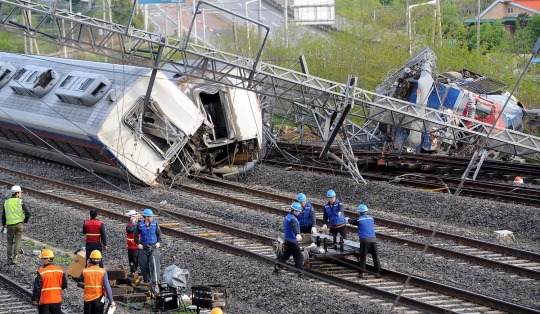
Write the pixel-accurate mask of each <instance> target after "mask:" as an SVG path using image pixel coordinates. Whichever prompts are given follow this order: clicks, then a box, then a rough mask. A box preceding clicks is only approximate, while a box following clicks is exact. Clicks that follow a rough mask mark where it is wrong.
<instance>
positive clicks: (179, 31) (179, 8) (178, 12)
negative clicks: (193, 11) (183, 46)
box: [176, 1, 182, 39]
mask: <svg viewBox="0 0 540 314" xmlns="http://www.w3.org/2000/svg"><path fill="white" fill-rule="evenodd" d="M176 21H177V22H178V23H177V24H176V34H177V35H178V38H179V39H180V38H182V6H181V5H180V1H178V2H176Z"/></svg>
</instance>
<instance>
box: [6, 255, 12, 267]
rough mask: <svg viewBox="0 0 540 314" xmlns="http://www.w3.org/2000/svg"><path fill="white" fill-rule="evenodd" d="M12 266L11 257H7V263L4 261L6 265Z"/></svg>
mask: <svg viewBox="0 0 540 314" xmlns="http://www.w3.org/2000/svg"><path fill="white" fill-rule="evenodd" d="M11 264H12V260H11V256H10V257H8V259H7V261H6V265H11Z"/></svg>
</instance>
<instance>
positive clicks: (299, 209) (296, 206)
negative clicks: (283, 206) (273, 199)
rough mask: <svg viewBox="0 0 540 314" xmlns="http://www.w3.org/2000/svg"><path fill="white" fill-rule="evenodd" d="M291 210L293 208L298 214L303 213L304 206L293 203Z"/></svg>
mask: <svg viewBox="0 0 540 314" xmlns="http://www.w3.org/2000/svg"><path fill="white" fill-rule="evenodd" d="M291 208H292V210H296V211H297V212H301V211H302V204H300V203H298V202H294V203H292V205H291Z"/></svg>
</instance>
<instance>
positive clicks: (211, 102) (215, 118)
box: [199, 93, 229, 141]
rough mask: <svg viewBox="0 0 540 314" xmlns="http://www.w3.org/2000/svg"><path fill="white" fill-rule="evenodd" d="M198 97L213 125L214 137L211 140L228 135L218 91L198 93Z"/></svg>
mask: <svg viewBox="0 0 540 314" xmlns="http://www.w3.org/2000/svg"><path fill="white" fill-rule="evenodd" d="M199 97H200V99H201V102H202V104H203V105H204V109H205V110H206V112H207V116H208V118H209V120H210V122H211V123H212V124H213V125H214V134H213V137H214V138H213V139H212V140H213V141H215V140H217V139H220V138H225V137H228V136H229V131H228V129H227V118H226V116H225V110H224V108H223V103H222V102H221V97H220V95H219V93H215V94H207V93H200V94H199Z"/></svg>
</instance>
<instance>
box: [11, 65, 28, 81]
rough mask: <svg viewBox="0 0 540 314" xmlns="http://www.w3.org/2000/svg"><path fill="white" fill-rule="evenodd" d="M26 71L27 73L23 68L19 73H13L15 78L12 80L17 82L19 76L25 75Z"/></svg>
mask: <svg viewBox="0 0 540 314" xmlns="http://www.w3.org/2000/svg"><path fill="white" fill-rule="evenodd" d="M26 71H27V70H26V69H25V68H22V69H20V70H19V71H17V72H16V73H15V76H14V77H13V79H14V80H15V81H18V80H19V79H20V78H21V76H23V74H24V73H26Z"/></svg>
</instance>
